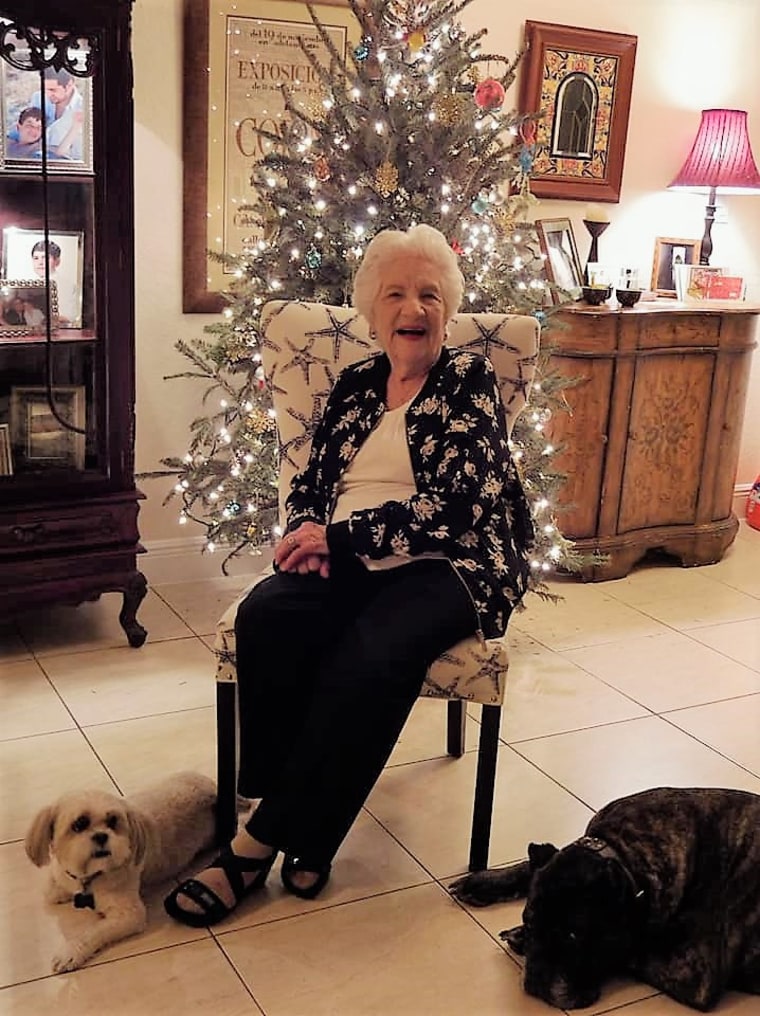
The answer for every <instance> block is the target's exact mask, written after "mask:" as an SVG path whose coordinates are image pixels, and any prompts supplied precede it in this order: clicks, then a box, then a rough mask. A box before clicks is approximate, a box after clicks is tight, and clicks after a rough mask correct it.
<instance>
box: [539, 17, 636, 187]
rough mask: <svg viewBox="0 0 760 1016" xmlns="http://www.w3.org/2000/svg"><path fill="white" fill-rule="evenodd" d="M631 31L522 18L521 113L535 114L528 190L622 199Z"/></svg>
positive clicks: (632, 51)
mask: <svg viewBox="0 0 760 1016" xmlns="http://www.w3.org/2000/svg"><path fill="white" fill-rule="evenodd" d="M636 43H637V39H636V36H635V35H622V34H621V33H619V32H598V31H594V30H593V29H590V28H574V27H571V26H570V25H554V24H549V23H546V22H542V21H526V22H525V46H526V49H527V53H526V54H525V56H524V58H523V66H522V74H521V78H520V103H519V104H520V112H521V113H535V114H536V115H537V121H536V132H535V144H534V153H533V168H532V171H531V177H530V189H531V191H532V192H533V193H534V194H535V195H536V197H539V198H569V199H571V200H584V199H585V200H587V201H619V200H620V188H621V183H622V178H623V161H624V157H625V142H626V135H627V133H628V114H629V112H630V107H631V89H632V87H633V66H634V62H635V59H636Z"/></svg>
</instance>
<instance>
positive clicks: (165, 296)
mask: <svg viewBox="0 0 760 1016" xmlns="http://www.w3.org/2000/svg"><path fill="white" fill-rule="evenodd" d="M509 8H512V13H510V11H509ZM181 10H182V0H136V3H135V11H134V61H135V154H136V180H135V191H136V269H137V469H138V471H149V470H152V469H157V468H160V467H159V460H160V459H161V457H162V456H164V455H182V454H184V452H185V451H186V449H187V435H188V424H189V421H190V420H191V419H193V417H195V416H197V415H199V414H200V413H201V412H202V408H201V406H200V399H199V394H200V389H199V387H198V386H197V385H196V384H195V383H194V382H189V381H165V380H163V378H164V375H166V374H170V373H172V372H175V371H178V370H183V369H185V367H186V364H185V361H184V360H183V358H182V357H180V356H179V354H178V353H177V352H176V351H175V349H174V342H175V341H176V340H177V339H178V338H185V339H189V338H192V337H193V336H198V335H201V333H202V329H203V325H204V324H205V323H206V322H208V321H209V320H212V319H211V318H209V317H207V316H204V315H198V314H191V315H183V314H182V299H181V282H182V254H183V252H182V156H181V130H182V101H181V94H182V71H181V53H182V16H181ZM497 10H499V11H500V13H496V11H497ZM502 11H503V13H501V12H502ZM525 17H530V18H531V19H533V20H536V21H554V22H557V23H559V24H566V25H567V24H577V25H580V26H583V27H586V28H596V29H605V30H609V31H618V32H628V33H631V34H634V35H636V36H638V40H639V42H638V52H637V59H636V69H635V74H634V87H633V98H632V104H631V119H630V125H629V131H628V146H627V154H626V162H625V173H624V177H623V195H622V201H621V202H620V204H617V205H608V206H607V207H608V209H609V211H610V217H611V220H612V221H611V225H610V227H609V229H608V230H607V231H606V232H605V234H604V236H603V238H602V239H601V241H600V249H601V255H602V259H603V260H604V261H605V262H607V263H609V264H611V265H616V264H617V265H622V264H626V265H637V266H638V267H639V269H640V271H641V272H642V273H643V277H644V278H648V277H649V272H650V270H651V263H652V250H653V246H654V238H655V237H656V236H693V237H698V236H701V233H702V225H703V221H704V198H702V197H700V196H698V195H687V194H675V193H671V192H668V191H667V190H666V187H667V184H668V183H669V182H670V180H671V179H672V177H673V176H674V174H675V173H676V172H677V170H678V169H679V167H680V165H681V162H682V161H683V159H684V158H685V156H686V154H687V153H688V149H689V146H690V144H691V141H692V139H693V136H694V134H695V132H696V129H697V126H698V123H699V112H700V110H701V109H703V108H706V107H709V106H727V107H731V108H740V109H746V110H748V112H749V126H750V134H751V136H752V138H753V143H754V150H755V154H756V157H757V158H758V160H760V63H758V61H757V59H756V48H757V40H758V39H760V3H758V0H636V2H635V3H631V2H630V0H608V2H607V3H606V4H604V5H598V4H592V3H590V2H589V0H534V2H533V3H532V4H531V5H530V10H529V11H528V10H527V9H526V8H523V9H522V10H519V8H517V7H514V6H513V5H508V4H503V5H502V4H495V3H494V2H493V0H473V3H472V4H471V6H470V7H469V8H467V9H466V11H465V12H464V22H465V25H466V26H467V27H468V28H469V29H471V30H475V29H479V28H481V27H484V26H488V27H489V35H488V38H487V43H488V46H489V48H491V49H493V50H494V51H496V52H499V51H501V52H504V53H513V52H515V51H516V50H517V48H518V47H519V45H520V42H521V37H522V25H523V21H524V19H525ZM510 100H511V105H513V106H515V105H516V103H517V91H516V88H514V89H513V90H512V91H511V93H510V96H509V98H508V102H509V101H510ZM584 207H585V204H584V203H583V202H561V201H543V202H541V204H540V205H539V206H538V209H537V211H536V216H537V217H539V216H540V217H550V216H555V215H569V216H570V217H571V218H572V219H573V222H574V225H575V233H576V237H577V239H578V243H579V248H580V252H581V257H582V258H584V259H585V255H586V253H587V249H588V240H587V234H586V232H585V229H584V227H583V225H582V222H581V219H582V217H583V210H584ZM725 207H726V213H727V221H726V223H725V224H720V225H719V224H716V225H715V226H714V227H713V242H714V251H713V257H712V261H713V264H726V265H728V266H730V268H731V269H732V270H733V271H736V272H737V273H739V274H742V275H744V276H745V278H747V280H748V283H749V288H748V297H749V298H750V299H753V300H755V301H758V302H760V255H759V252H760V195H758V196H757V197H743V198H739V197H733V198H727V199H725ZM758 421H760V356H758V355H756V356H755V360H754V365H753V374H752V379H751V382H750V394H749V399H748V403H747V413H746V418H745V427H744V437H743V442H742V450H741V457H740V463H739V470H738V475H737V483H739V484H745V485H746V484H749V483H751V482H752V481H753V480H754V478H755V476H756V475H757V473H758V472H760V428H758V426H757V423H758ZM753 423H754V426H753ZM141 486H142V489H143V490H144V491H145V493H146V495H147V500H146V502H145V503H144V506H143V510H142V514H141V532H142V535H143V539H144V540H146V541H148V542H149V543H151V544H153V545H154V548H155V547H156V546H157V545H158V544H160V541H163V540H174V539H178V538H180V537H185V538H186V537H188V536H190V535H193V531H192V529H191V527H183V528H180V527H179V526H178V525H177V515H178V506H177V503H176V502H173V503H172V504H171V505H169V506H168V507H162V506H161V502H162V500H163V498H164V496H165V494H166V492H167V491H168V490H169V489H170V486H171V480H170V479H168V478H164V479H160V480H144V481H141ZM197 532H198V530H197V529H196V530H195V533H196V534H197Z"/></svg>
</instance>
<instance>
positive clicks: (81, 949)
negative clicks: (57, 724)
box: [24, 772, 216, 973]
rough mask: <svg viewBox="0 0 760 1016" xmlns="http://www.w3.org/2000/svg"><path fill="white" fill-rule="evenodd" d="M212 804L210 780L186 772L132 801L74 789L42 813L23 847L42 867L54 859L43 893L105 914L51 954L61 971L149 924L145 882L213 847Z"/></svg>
mask: <svg viewBox="0 0 760 1016" xmlns="http://www.w3.org/2000/svg"><path fill="white" fill-rule="evenodd" d="M215 805H216V785H215V784H214V782H213V780H210V779H209V778H208V777H206V776H201V775H200V774H199V773H191V772H185V773H176V774H175V775H173V776H170V777H168V778H167V779H165V780H162V781H161V782H160V783H157V784H155V785H154V786H152V787H150V788H147V789H145V790H144V791H142V792H141V793H139V794H134V795H133V796H132V797H130V798H129V799H126V798H123V797H117V796H116V795H114V794H108V793H104V792H103V791H100V790H90V791H81V792H73V793H70V794H66V795H64V796H63V797H61V798H60V800H58V801H56V802H55V803H54V804H51V805H49V806H48V807H47V808H43V809H42V811H40V813H39V814H38V815H37V816H36V818H35V819H34V821H33V822H32V825H31V827H30V829H29V831H28V833H27V835H26V840H25V843H24V845H25V847H26V852H27V854H28V855H29V858H30V859H31V860H32V861H33V862H34V864H36V865H37V867H39V868H41V867H44V866H45V865H46V864H49V865H50V877H49V879H48V883H47V887H46V891H45V899H46V900H47V902H49V903H67V902H71V901H73V903H74V906H75V907H91V908H92V909H93V910H94V911H95V912H96V914H97V915H98V917H99V918H100V920H99V921H97V922H95V923H93V924H92V925H91V926H90V927H88V928H87V929H86V930H85V931H84V932H83V933H82V935H81V936H80V937H79V938H78V939H77V940H76V941H72V942H67V943H66V946H65V947H64V949H63V950H62V951H61V952H59V953H58V954H57V955H56V956H55V957H54V958H53V970H54V971H55V972H56V973H59V972H61V971H64V970H76V969H77V968H78V967H81V966H82V964H83V963H86V962H87V960H88V959H90V957H91V956H94V955H95V953H96V952H98V951H99V950H100V949H103V948H104V947H105V946H107V945H110V944H111V943H113V942H118V941H119V940H120V939H122V938H126V937H127V936H128V935H134V934H137V933H138V932H141V931H144V930H145V925H146V911H145V905H144V903H143V901H142V900H141V899H140V884H141V882H142V883H149V882H161V881H165V880H166V879H169V878H171V877H172V876H174V875H176V874H177V873H178V872H180V871H181V870H182V869H183V868H185V867H187V865H188V864H189V863H190V862H191V861H192V859H193V858H194V857H195V855H196V854H197V853H199V852H200V851H201V850H205V849H206V848H208V847H210V846H212V844H213V842H214V811H215Z"/></svg>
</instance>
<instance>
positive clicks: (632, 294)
mask: <svg viewBox="0 0 760 1016" xmlns="http://www.w3.org/2000/svg"><path fill="white" fill-rule="evenodd" d="M615 299H616V300H617V302H618V303H619V304H620V306H621V307H633V305H634V304H635V303H638V302H639V300H640V299H641V290H640V289H616V290H615Z"/></svg>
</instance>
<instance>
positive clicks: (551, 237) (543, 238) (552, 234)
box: [535, 218, 583, 303]
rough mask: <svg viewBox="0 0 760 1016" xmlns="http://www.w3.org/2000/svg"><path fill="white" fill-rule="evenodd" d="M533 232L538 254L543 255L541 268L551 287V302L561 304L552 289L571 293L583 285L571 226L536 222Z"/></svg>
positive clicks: (556, 221) (563, 220)
mask: <svg viewBox="0 0 760 1016" xmlns="http://www.w3.org/2000/svg"><path fill="white" fill-rule="evenodd" d="M535 226H536V233H537V234H538V242H539V244H540V246H541V251H542V253H543V254H544V255H545V256H546V260H545V261H544V267H545V269H546V275H547V278H548V279H549V282H552V283H554V285H553V286H552V287H551V298H552V303H563V302H564V301H563V298H562V294H561V293H558V292H557V290H556V287H559V288H560V289H563V290H565V291H566V292H568V293H571V294H572V293H573V292H574V290H580V288H581V287H582V286H583V268H582V267H581V259H580V258H579V257H578V246H577V244H576V242H575V234H574V232H573V224H572V222H571V221H570V219H567V218H558V219H536V222H535Z"/></svg>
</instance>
